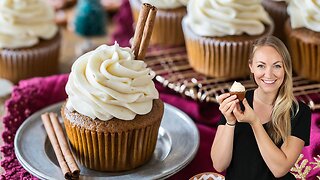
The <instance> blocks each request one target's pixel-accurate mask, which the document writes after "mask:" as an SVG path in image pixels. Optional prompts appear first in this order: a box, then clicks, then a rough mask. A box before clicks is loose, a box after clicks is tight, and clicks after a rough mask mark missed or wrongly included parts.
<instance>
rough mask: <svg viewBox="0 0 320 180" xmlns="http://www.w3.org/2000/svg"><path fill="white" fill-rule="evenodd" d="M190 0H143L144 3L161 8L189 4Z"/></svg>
mask: <svg viewBox="0 0 320 180" xmlns="http://www.w3.org/2000/svg"><path fill="white" fill-rule="evenodd" d="M188 1H189V0H141V2H142V3H148V4H152V5H153V6H155V7H157V8H159V9H174V8H178V7H183V6H187V4H188Z"/></svg>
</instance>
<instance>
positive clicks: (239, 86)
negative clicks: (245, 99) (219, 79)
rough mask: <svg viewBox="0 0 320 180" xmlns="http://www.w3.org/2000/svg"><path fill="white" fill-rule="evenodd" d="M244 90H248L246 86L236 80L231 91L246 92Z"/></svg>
mask: <svg viewBox="0 0 320 180" xmlns="http://www.w3.org/2000/svg"><path fill="white" fill-rule="evenodd" d="M244 91H246V88H245V87H244V86H243V85H242V84H241V83H239V82H237V81H235V82H234V83H233V84H232V86H231V88H230V92H244Z"/></svg>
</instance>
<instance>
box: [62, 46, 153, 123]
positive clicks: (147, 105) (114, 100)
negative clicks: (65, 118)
mask: <svg viewBox="0 0 320 180" xmlns="http://www.w3.org/2000/svg"><path fill="white" fill-rule="evenodd" d="M146 66H147V65H146V63H144V61H141V60H134V55H133V53H132V50H131V49H130V48H121V47H119V45H118V44H117V43H115V44H114V45H113V46H107V45H101V46H100V47H98V48H97V49H95V50H93V51H91V52H88V53H86V54H84V55H82V56H81V57H79V58H78V59H77V60H76V61H75V62H74V63H73V65H72V68H71V73H70V76H69V80H68V82H67V85H66V92H67V94H68V101H67V108H68V109H69V110H70V111H74V110H76V111H77V112H79V113H80V114H82V115H85V116H88V117H91V118H92V119H95V118H98V119H100V120H109V119H111V118H113V117H116V118H118V119H122V120H132V119H133V118H134V117H135V116H136V115H137V114H139V115H144V114H147V113H149V112H150V111H151V109H152V104H153V99H158V98H159V93H158V91H157V90H156V88H155V85H154V83H153V81H152V79H153V78H154V73H152V71H151V70H150V69H149V68H147V67H146Z"/></svg>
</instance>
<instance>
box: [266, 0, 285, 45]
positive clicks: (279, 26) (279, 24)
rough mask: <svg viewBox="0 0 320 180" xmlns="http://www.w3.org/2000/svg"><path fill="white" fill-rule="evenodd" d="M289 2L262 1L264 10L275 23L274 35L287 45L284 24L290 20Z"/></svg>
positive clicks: (276, 0) (281, 0) (279, 0)
mask: <svg viewBox="0 0 320 180" xmlns="http://www.w3.org/2000/svg"><path fill="white" fill-rule="evenodd" d="M288 1H289V0H262V5H263V7H264V9H265V10H266V11H267V12H268V13H269V15H270V17H271V18H272V20H273V22H274V32H273V35H274V36H276V37H278V38H279V39H281V40H282V42H284V43H286V36H285V34H284V23H285V22H286V20H287V19H288V13H287V4H288Z"/></svg>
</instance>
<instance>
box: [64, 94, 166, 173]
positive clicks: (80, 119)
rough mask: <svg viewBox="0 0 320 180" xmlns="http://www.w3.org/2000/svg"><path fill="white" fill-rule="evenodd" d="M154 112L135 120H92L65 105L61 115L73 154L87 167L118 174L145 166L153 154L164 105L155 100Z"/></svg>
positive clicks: (138, 116) (137, 117)
mask: <svg viewBox="0 0 320 180" xmlns="http://www.w3.org/2000/svg"><path fill="white" fill-rule="evenodd" d="M153 106H154V107H153V108H152V110H151V112H150V113H148V114H146V115H143V116H140V115H137V116H136V118H135V119H133V120H131V121H122V120H119V119H111V120H108V121H100V120H92V119H91V118H89V117H87V116H84V115H81V114H79V113H77V112H71V111H69V110H67V109H66V107H65V105H63V106H62V108H61V115H62V119H63V121H64V126H65V128H66V133H67V136H68V139H69V141H70V144H71V146H72V149H73V152H74V154H75V156H76V158H77V159H78V161H79V162H80V163H81V164H82V165H84V166H85V167H87V168H89V169H93V170H98V171H110V172H118V171H125V170H131V169H134V168H136V167H138V166H141V165H143V164H145V163H146V162H147V161H148V160H150V158H151V157H152V155H153V152H154V149H155V147H156V143H157V139H158V131H159V127H160V123H161V119H162V115H163V108H164V107H163V102H162V101H160V100H154V103H153Z"/></svg>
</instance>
